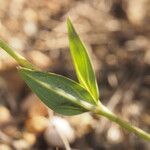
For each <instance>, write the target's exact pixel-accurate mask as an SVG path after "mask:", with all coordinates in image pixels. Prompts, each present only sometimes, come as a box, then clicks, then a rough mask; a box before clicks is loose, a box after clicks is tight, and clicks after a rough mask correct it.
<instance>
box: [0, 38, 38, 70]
mask: <svg viewBox="0 0 150 150" xmlns="http://www.w3.org/2000/svg"><path fill="white" fill-rule="evenodd" d="M0 47H1V48H2V49H3V50H5V51H6V52H7V53H8V54H9V55H10V56H12V57H13V58H14V59H15V60H16V61H17V63H18V64H19V65H20V66H22V67H25V68H29V69H36V68H35V67H34V66H33V65H32V64H31V63H30V62H29V61H28V60H26V59H25V58H24V57H23V56H21V55H19V54H18V53H17V52H15V51H14V50H12V48H10V47H9V46H8V45H7V44H6V43H5V42H4V41H2V40H0Z"/></svg>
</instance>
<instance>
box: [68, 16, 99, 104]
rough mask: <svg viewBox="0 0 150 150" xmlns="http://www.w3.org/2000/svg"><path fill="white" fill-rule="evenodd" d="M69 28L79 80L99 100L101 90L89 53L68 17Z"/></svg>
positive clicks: (71, 48) (70, 42) (71, 49)
mask: <svg viewBox="0 0 150 150" xmlns="http://www.w3.org/2000/svg"><path fill="white" fill-rule="evenodd" d="M67 28H68V36H69V44H70V51H71V56H72V58H73V62H74V66H75V70H76V74H77V77H78V80H79V82H80V84H81V85H82V86H84V87H85V88H86V89H87V90H88V91H89V92H90V93H91V95H92V96H93V97H94V98H95V101H96V102H98V99H99V90H98V85H97V81H96V77H95V74H94V71H93V67H92V64H91V61H90V58H89V55H88V53H87V50H86V47H85V46H84V44H83V42H82V41H81V39H80V37H79V36H78V34H77V32H76V31H75V28H74V27H73V25H72V23H71V21H70V19H69V18H68V19H67Z"/></svg>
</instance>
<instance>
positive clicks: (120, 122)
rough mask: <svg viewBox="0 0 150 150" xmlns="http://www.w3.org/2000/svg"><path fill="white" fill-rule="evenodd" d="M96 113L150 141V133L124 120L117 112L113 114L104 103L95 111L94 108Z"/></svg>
mask: <svg viewBox="0 0 150 150" xmlns="http://www.w3.org/2000/svg"><path fill="white" fill-rule="evenodd" d="M92 111H93V112H94V113H96V114H99V115H102V116H104V117H106V118H108V119H109V120H111V121H113V122H115V123H117V124H118V125H120V126H121V127H122V128H125V129H127V130H128V131H130V132H133V133H135V134H137V135H138V136H139V137H141V138H143V139H145V140H148V141H150V134H149V133H147V132H145V131H143V130H141V129H140V128H138V127H135V126H134V125H131V124H130V123H129V122H127V121H125V120H122V119H121V118H119V117H117V116H116V115H115V114H113V113H112V112H111V111H110V110H108V108H106V107H105V106H104V105H102V106H100V107H99V106H98V108H97V109H96V110H95V111H94V110H92Z"/></svg>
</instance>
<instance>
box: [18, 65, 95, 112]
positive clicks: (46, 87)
mask: <svg viewBox="0 0 150 150" xmlns="http://www.w3.org/2000/svg"><path fill="white" fill-rule="evenodd" d="M18 71H19V73H20V75H21V76H22V78H23V80H24V81H25V82H26V83H27V85H28V86H29V87H30V88H31V89H32V91H33V92H35V93H36V95H37V96H38V97H39V98H40V99H41V100H42V102H44V103H45V104H46V105H47V106H48V107H50V108H51V109H52V110H54V111H55V112H57V113H60V114H63V115H76V114H81V113H84V112H87V111H88V110H89V109H90V108H91V107H93V106H94V105H95V103H94V102H93V98H92V97H91V95H90V94H89V93H88V91H86V90H85V89H84V88H83V87H82V86H80V85H79V84H78V83H76V82H74V81H72V80H70V79H68V78H66V77H63V76H60V75H57V74H53V73H43V72H40V71H35V70H31V69H26V68H22V67H19V68H18Z"/></svg>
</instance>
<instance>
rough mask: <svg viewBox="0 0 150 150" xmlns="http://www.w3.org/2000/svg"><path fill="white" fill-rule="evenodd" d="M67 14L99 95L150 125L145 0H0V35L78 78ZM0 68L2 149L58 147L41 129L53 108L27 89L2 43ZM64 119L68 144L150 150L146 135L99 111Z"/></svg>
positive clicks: (45, 65) (89, 149)
mask: <svg viewBox="0 0 150 150" xmlns="http://www.w3.org/2000/svg"><path fill="white" fill-rule="evenodd" d="M67 16H70V18H71V19H72V22H73V23H74V25H75V27H76V29H77V30H78V32H79V34H80V35H81V37H82V39H84V41H85V42H86V45H87V47H88V49H89V51H90V56H91V58H92V62H93V64H94V67H95V71H96V75H97V78H98V83H99V87H100V93H101V101H102V102H103V103H104V104H106V105H107V106H108V107H109V108H110V109H111V110H112V111H114V112H115V113H116V114H118V115H119V116H121V117H122V118H124V119H127V120H129V121H130V122H132V123H133V124H135V125H137V126H139V127H141V128H142V129H144V130H146V131H149V132H150V115H149V114H150V109H149V108H150V103H149V100H150V94H149V93H150V44H149V42H150V1H149V0H132V1H130V0H120V1H118V0H101V1H100V0H0V38H1V39H3V40H5V41H7V42H8V43H9V44H10V45H11V46H12V47H14V49H16V50H17V51H19V52H20V53H22V54H24V55H25V56H26V57H27V58H28V59H29V60H30V61H31V62H33V63H34V64H35V65H37V66H38V67H40V68H42V69H43V70H47V71H51V72H55V73H58V74H62V75H65V76H67V77H70V78H72V79H74V80H76V77H75V72H74V70H73V65H72V61H71V58H70V54H69V50H68V39H67V34H66V24H65V21H66V17H67ZM0 75H1V76H0V150H10V149H15V150H26V149H29V150H53V149H61V148H56V146H53V144H50V143H51V140H50V143H49V142H46V138H45V136H44V134H45V132H46V131H47V128H50V127H49V126H50V125H51V121H50V120H51V119H52V118H53V117H56V116H59V115H58V114H54V113H53V112H52V111H50V110H49V111H48V109H47V108H46V107H45V106H44V105H43V104H41V103H40V102H39V100H37V99H38V98H37V97H36V96H35V95H33V94H31V91H30V90H29V88H28V87H27V86H26V85H25V83H24V82H23V81H22V80H21V79H20V77H19V76H18V74H17V71H16V63H15V62H14V61H13V60H12V59H11V58H10V57H8V55H7V54H6V53H3V51H2V50H1V51H0ZM59 117H61V118H62V116H59ZM83 118H84V119H83ZM64 119H65V120H66V121H67V122H68V123H70V125H71V126H72V130H74V131H75V135H74V136H75V139H74V140H73V142H72V143H71V145H70V146H71V148H72V149H79V150H120V149H121V150H148V149H150V145H149V143H148V142H145V141H143V140H142V139H140V138H138V137H137V136H135V135H134V134H129V133H128V132H127V131H125V130H123V129H121V128H119V127H118V126H117V125H116V124H113V123H110V122H109V121H107V120H105V119H103V118H101V117H97V116H93V115H89V114H84V115H83V116H77V117H65V118H64ZM47 122H48V124H49V125H48V124H47ZM45 130H46V131H45ZM53 130H55V129H54V128H51V131H53ZM50 133H52V132H50ZM49 136H51V135H49ZM52 137H53V138H54V139H55V137H54V136H52ZM57 138H58V136H57ZM57 138H56V139H55V140H56V141H57V140H58V141H59V140H60V139H57ZM48 145H49V146H48Z"/></svg>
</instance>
